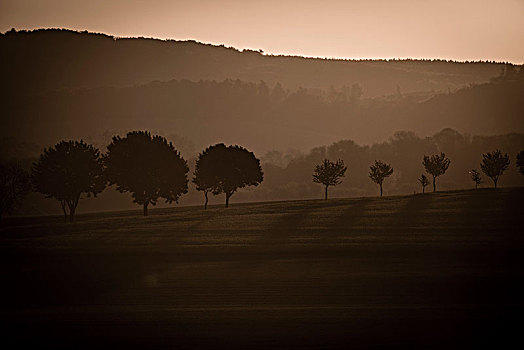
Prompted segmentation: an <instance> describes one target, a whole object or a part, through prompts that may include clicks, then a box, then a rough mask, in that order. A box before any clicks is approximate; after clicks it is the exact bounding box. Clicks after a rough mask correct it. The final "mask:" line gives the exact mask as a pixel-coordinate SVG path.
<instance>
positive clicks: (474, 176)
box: [469, 169, 482, 189]
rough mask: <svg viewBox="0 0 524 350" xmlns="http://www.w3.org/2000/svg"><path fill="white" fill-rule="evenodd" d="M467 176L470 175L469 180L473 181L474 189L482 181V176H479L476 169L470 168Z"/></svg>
mask: <svg viewBox="0 0 524 350" xmlns="http://www.w3.org/2000/svg"><path fill="white" fill-rule="evenodd" d="M469 176H470V177H471V180H472V181H473V182H474V183H475V189H477V188H478V187H479V185H480V184H481V183H482V178H481V177H480V173H479V171H478V170H477V169H471V170H470V171H469Z"/></svg>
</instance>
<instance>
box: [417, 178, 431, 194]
mask: <svg viewBox="0 0 524 350" xmlns="http://www.w3.org/2000/svg"><path fill="white" fill-rule="evenodd" d="M418 182H420V184H421V185H422V193H424V192H425V190H426V186H427V185H429V180H428V178H427V176H426V175H424V174H422V175H420V179H418Z"/></svg>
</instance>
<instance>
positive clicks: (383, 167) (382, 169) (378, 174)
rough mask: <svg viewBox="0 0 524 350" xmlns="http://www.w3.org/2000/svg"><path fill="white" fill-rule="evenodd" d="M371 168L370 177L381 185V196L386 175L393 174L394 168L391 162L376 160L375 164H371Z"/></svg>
mask: <svg viewBox="0 0 524 350" xmlns="http://www.w3.org/2000/svg"><path fill="white" fill-rule="evenodd" d="M369 169H370V170H369V178H370V179H371V181H373V182H374V183H376V184H377V185H379V186H380V197H382V183H383V182H384V179H385V178H386V177H388V176H391V174H393V168H392V167H391V165H389V164H386V163H384V162H382V161H380V160H378V161H377V160H375V164H373V165H372V166H370V167H369Z"/></svg>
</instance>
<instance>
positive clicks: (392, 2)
mask: <svg viewBox="0 0 524 350" xmlns="http://www.w3.org/2000/svg"><path fill="white" fill-rule="evenodd" d="M12 27H14V28H16V29H32V28H41V27H46V28H48V27H54V28H56V27H62V28H70V29H78V30H89V31H94V32H103V33H107V34H113V35H116V36H145V37H156V38H172V39H194V40H197V41H201V42H206V43H213V44H225V45H226V46H234V47H236V48H240V49H243V48H251V49H262V50H264V51H265V52H268V53H276V54H279V53H282V54H297V55H304V56H320V57H346V58H405V57H413V58H445V59H457V60H479V59H482V60H497V61H511V62H514V63H524V0H346V1H342V0H323V1H321V0H317V1H310V0H290V1H287V0H276V1H274V0H260V1H249V0H226V1H219V0H215V1H207V0H203V1H198V0H192V1H174V0H172V1H168V0H147V1H140V0H113V1H111V0H47V1H46V0H0V31H2V32H5V31H7V30H9V29H11V28H12Z"/></svg>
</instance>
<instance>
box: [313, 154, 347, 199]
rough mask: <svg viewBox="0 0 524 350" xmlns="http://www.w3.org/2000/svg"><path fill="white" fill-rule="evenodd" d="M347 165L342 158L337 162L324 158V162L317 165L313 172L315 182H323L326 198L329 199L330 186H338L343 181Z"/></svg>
mask: <svg viewBox="0 0 524 350" xmlns="http://www.w3.org/2000/svg"><path fill="white" fill-rule="evenodd" d="M347 169H348V168H347V166H345V165H344V161H343V160H342V159H338V160H337V161H336V162H332V161H330V160H329V159H324V161H323V162H322V164H318V165H317V166H315V171H314V173H313V182H315V183H319V184H323V185H324V186H325V189H324V199H328V187H329V186H336V185H339V184H341V183H342V180H341V179H342V177H344V174H345V173H346V170H347Z"/></svg>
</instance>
